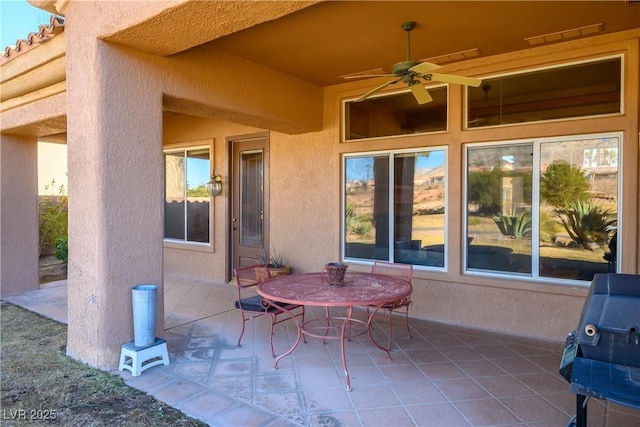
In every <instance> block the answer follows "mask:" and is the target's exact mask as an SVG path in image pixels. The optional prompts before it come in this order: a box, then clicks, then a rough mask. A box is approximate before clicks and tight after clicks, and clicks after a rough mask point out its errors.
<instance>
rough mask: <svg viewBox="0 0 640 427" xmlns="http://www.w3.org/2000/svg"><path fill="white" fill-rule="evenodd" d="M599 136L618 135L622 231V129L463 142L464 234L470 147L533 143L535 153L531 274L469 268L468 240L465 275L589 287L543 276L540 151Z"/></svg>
mask: <svg viewBox="0 0 640 427" xmlns="http://www.w3.org/2000/svg"><path fill="white" fill-rule="evenodd" d="M599 138H617V139H618V170H617V174H618V177H617V191H616V198H617V209H616V220H617V229H618V231H621V228H623V218H622V212H623V209H624V207H623V203H624V201H623V198H622V194H623V186H624V182H623V176H624V173H623V172H624V171H623V164H624V159H623V156H624V148H623V147H624V133H623V132H598V133H589V134H574V135H563V136H553V137H540V138H525V139H517V140H504V141H492V142H478V143H466V144H464V149H463V170H462V172H463V174H464V176H463V197H462V200H461V201H462V209H463V214H462V223H461V227H462V234H463V235H465V234H466V233H468V219H469V210H468V207H469V202H468V192H469V182H468V181H469V174H468V171H469V165H468V162H469V149H470V148H482V147H500V146H514V145H523V144H532V152H533V163H532V168H533V169H532V171H533V175H532V188H531V192H532V198H531V216H532V230H531V273H516V272H508V271H499V270H477V269H470V268H469V267H468V259H467V257H468V247H469V242H468V241H467V240H466V239H465V242H464V243H463V245H462V252H461V259H460V262H461V263H462V265H461V266H460V270H461V272H462V275H464V276H472V277H490V278H499V279H507V280H525V281H531V282H536V283H544V284H558V283H559V284H561V285H562V286H580V287H588V286H589V285H590V283H591V282H590V281H586V280H578V279H567V278H561V277H547V276H542V275H540V269H539V267H540V178H541V174H540V154H541V148H540V147H541V146H542V144H545V143H553V142H563V141H569V140H588V139H599ZM623 240H624V232H619V233H618V237H617V242H616V245H617V253H618V256H619V259H618V260H617V263H616V272H617V273H619V272H620V268H621V264H622V260H621V258H622V251H621V250H620V249H621V248H622V242H623Z"/></svg>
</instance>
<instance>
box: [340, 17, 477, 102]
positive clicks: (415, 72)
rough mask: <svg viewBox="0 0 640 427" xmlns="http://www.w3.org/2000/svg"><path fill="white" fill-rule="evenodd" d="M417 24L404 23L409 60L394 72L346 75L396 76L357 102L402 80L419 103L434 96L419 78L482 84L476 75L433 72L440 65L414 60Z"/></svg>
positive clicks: (395, 66) (395, 67) (353, 77)
mask: <svg viewBox="0 0 640 427" xmlns="http://www.w3.org/2000/svg"><path fill="white" fill-rule="evenodd" d="M415 26H416V23H415V22H413V21H409V22H405V23H403V24H402V28H403V29H404V30H405V31H406V32H407V60H406V61H402V62H398V63H397V64H395V65H394V66H393V68H392V74H362V75H349V76H344V78H345V79H357V78H365V77H396V79H395V80H391V81H389V82H387V83H384V84H382V85H380V86H378V87H376V88H374V89H371V90H370V91H369V92H367V93H365V94H364V95H362V96H361V97H360V98H358V99H356V102H357V101H363V100H365V99H367V98H369V97H370V96H371V95H373V94H374V93H377V92H379V91H381V90H382V89H384V88H386V87H388V86H391V85H394V84H396V83H398V82H400V81H401V82H403V83H405V84H407V85H408V86H409V89H411V92H412V93H413V96H414V97H415V98H416V101H418V104H426V103H427V102H431V101H432V100H433V98H432V97H431V95H430V94H429V92H428V91H427V89H426V88H425V87H424V85H423V84H422V82H421V81H420V80H419V79H424V80H425V81H428V82H429V81H439V82H446V83H456V84H460V85H465V86H473V87H479V86H480V84H481V83H482V80H480V79H476V78H474V77H464V76H455V75H451V74H437V73H432V72H431V71H433V70H435V69H438V68H440V66H439V65H436V64H432V63H430V62H419V61H412V60H411V30H413V28H414V27H415Z"/></svg>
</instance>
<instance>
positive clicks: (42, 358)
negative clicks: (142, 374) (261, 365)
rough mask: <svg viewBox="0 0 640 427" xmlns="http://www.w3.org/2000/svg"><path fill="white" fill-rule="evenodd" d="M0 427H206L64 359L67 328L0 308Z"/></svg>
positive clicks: (18, 310) (115, 379) (17, 310)
mask: <svg viewBox="0 0 640 427" xmlns="http://www.w3.org/2000/svg"><path fill="white" fill-rule="evenodd" d="M1 308H2V313H1V325H2V329H1V331H0V337H1V340H0V342H1V347H2V348H1V356H0V368H1V372H2V383H1V390H2V395H1V396H2V400H1V407H2V410H1V411H0V420H1V421H0V424H1V425H3V426H45V425H46V426H51V425H55V426H127V427H129V426H131V427H138V426H139V427H142V426H145V427H146V426H150V425H152V426H206V424H204V423H202V422H200V421H197V420H195V419H193V418H190V417H187V416H186V415H185V414H184V413H182V412H180V411H178V410H177V409H175V408H172V407H171V406H168V405H166V404H164V403H162V402H159V401H157V400H156V399H154V398H153V397H151V396H149V395H148V394H146V393H143V392H141V391H139V390H136V389H134V388H131V387H129V386H127V385H126V384H125V383H124V381H123V380H122V378H120V377H118V376H115V375H111V374H108V373H106V372H103V371H100V370H96V369H93V368H90V367H88V366H87V365H84V364H82V363H80V362H77V361H75V360H73V359H71V358H69V357H67V356H66V354H65V353H66V341H67V327H66V325H64V324H61V323H58V322H55V321H53V320H50V319H47V318H45V317H43V316H40V315H38V314H35V313H32V312H30V311H27V310H24V309H22V308H20V307H17V306H14V305H11V304H7V303H4V302H3V303H2V305H1Z"/></svg>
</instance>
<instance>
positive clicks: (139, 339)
mask: <svg viewBox="0 0 640 427" xmlns="http://www.w3.org/2000/svg"><path fill="white" fill-rule="evenodd" d="M131 293H132V300H133V337H134V344H135V346H136V347H149V346H151V345H153V343H154V342H155V340H156V300H157V298H158V286H156V285H136V286H134V287H133V288H131Z"/></svg>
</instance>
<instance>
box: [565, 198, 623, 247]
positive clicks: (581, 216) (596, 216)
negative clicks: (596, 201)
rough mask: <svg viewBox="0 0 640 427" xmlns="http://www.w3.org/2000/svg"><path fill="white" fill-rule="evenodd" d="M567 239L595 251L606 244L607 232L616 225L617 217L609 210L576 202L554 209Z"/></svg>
mask: <svg viewBox="0 0 640 427" xmlns="http://www.w3.org/2000/svg"><path fill="white" fill-rule="evenodd" d="M556 213H557V214H558V215H559V217H560V222H561V223H562V225H563V227H564V229H565V230H566V231H567V233H568V234H569V237H570V238H571V239H572V240H573V241H574V242H575V243H576V244H578V245H581V246H583V247H584V248H586V249H592V250H593V249H595V248H597V247H599V246H600V245H603V244H606V243H607V241H608V239H609V231H610V230H611V229H612V228H615V226H616V224H617V220H616V218H617V215H616V213H615V212H614V211H612V210H611V209H604V208H602V207H601V206H596V205H591V204H589V203H588V202H584V201H576V202H573V203H569V204H568V205H567V206H566V207H564V208H558V209H556Z"/></svg>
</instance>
